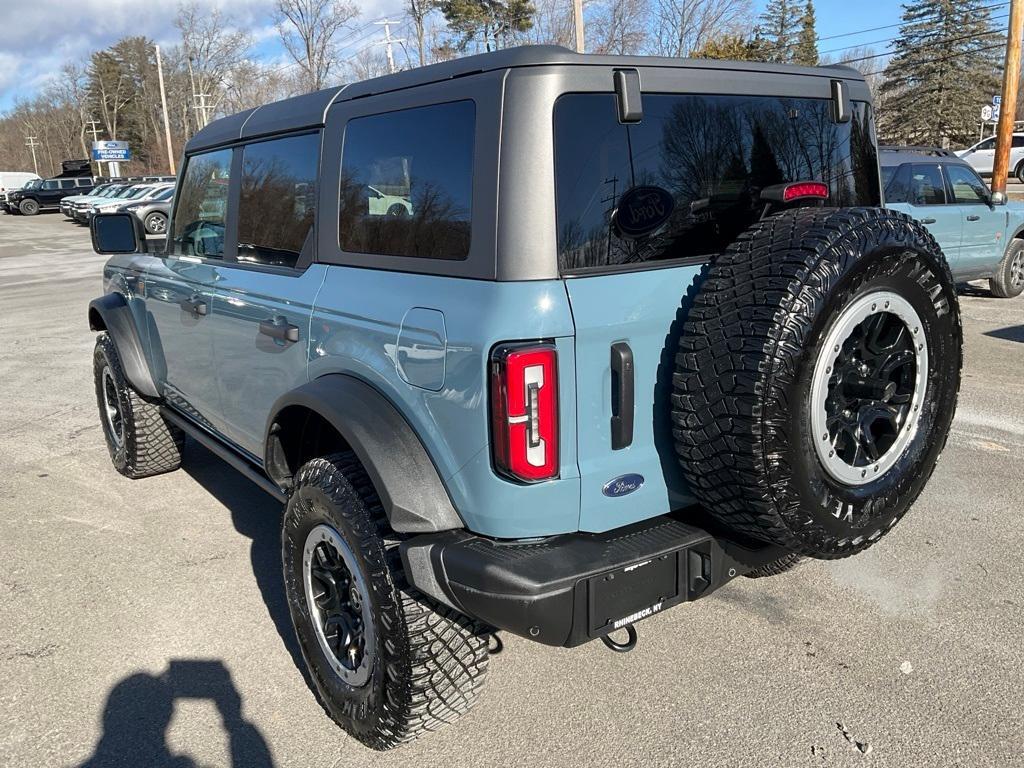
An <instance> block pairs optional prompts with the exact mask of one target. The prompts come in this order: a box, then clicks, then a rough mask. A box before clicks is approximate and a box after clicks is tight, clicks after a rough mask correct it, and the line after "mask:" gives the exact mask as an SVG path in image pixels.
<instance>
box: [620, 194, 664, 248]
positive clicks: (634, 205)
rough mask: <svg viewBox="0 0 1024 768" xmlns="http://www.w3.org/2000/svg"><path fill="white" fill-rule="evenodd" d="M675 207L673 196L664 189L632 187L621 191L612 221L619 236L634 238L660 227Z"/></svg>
mask: <svg viewBox="0 0 1024 768" xmlns="http://www.w3.org/2000/svg"><path fill="white" fill-rule="evenodd" d="M675 207H676V201H675V198H673V197H672V195H671V193H669V191H668V190H666V189H662V188H661V187H633V188H632V189H627V190H626V191H625V192H623V193H622V197H620V198H619V205H618V207H617V208H616V209H615V213H613V214H612V221H613V222H614V224H615V228H616V229H618V231H619V235H620V236H621V237H624V238H627V239H634V238H637V237H643V236H644V235H649V234H651V233H652V232H654V231H655V230H656V229H658V228H659V227H661V225H662V224H664V223H665V222H666V221H668V218H669V216H671V215H672V209H674V208H675Z"/></svg>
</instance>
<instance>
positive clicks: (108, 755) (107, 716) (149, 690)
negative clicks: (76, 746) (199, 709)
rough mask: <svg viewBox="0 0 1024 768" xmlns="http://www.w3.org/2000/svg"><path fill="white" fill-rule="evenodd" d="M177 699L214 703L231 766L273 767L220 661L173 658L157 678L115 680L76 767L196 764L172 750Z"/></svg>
mask: <svg viewBox="0 0 1024 768" xmlns="http://www.w3.org/2000/svg"><path fill="white" fill-rule="evenodd" d="M179 699H202V700H207V701H211V702H213V704H214V706H216V708H217V712H219V713H220V718H221V724H222V726H223V728H224V731H225V732H226V733H227V735H228V744H229V751H230V753H231V766H232V768H273V765H274V761H273V759H272V758H271V756H270V749H269V747H268V746H267V742H266V740H265V739H264V738H263V734H261V733H260V731H259V729H258V728H257V727H256V726H255V725H253V724H252V723H250V722H249V721H248V720H246V719H245V718H243V717H242V696H241V694H239V692H238V689H237V688H235V684H234V682H233V681H232V680H231V673H230V672H228V669H227V667H225V666H224V664H222V663H221V662H220V661H216V660H201V659H172V660H171V662H170V664H169V665H168V668H167V671H166V672H165V673H164V674H163V675H160V676H159V677H157V676H154V675H149V674H146V673H137V674H134V675H130V676H129V677H126V678H125V679H124V680H122V681H120V682H119V683H118V684H117V685H115V686H114V687H113V688H112V689H111V691H110V694H109V695H108V696H107V704H106V707H104V710H103V735H102V736H100V740H99V742H97V744H96V749H95V751H94V752H93V754H92V756H91V757H90V758H89V759H88V760H86V761H85V762H84V763H81V764H80V765H79V766H78V768H114V766H131V767H132V768H142V767H143V766H145V768H192V766H196V765H197V763H196V762H195V761H194V760H193V759H192V758H191V757H189V756H187V755H175V754H172V753H171V751H170V748H169V747H168V745H167V726H168V724H169V723H170V722H171V716H172V715H173V714H174V702H175V700H179Z"/></svg>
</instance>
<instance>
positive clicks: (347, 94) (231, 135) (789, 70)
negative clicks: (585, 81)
mask: <svg viewBox="0 0 1024 768" xmlns="http://www.w3.org/2000/svg"><path fill="white" fill-rule="evenodd" d="M552 65H576V66H595V67H637V68H640V67H673V68H678V69H703V70H722V71H748V72H770V73H776V74H790V75H804V76H812V77H830V78H842V79H845V80H860V81H863V79H864V78H863V76H862V75H861V74H860V73H859V72H858V71H857V70H855V69H853V68H852V67H844V66H831V67H801V66H795V65H792V64H766V63H762V62H753V61H723V60H712V59H677V58H669V57H662V56H606V55H598V54H581V53H575V52H573V51H570V50H569V49H568V48H563V47H561V46H557V45H527V46H521V47H518V48H507V49H505V50H501V51H494V52H492V53H482V54H478V55H475V56H466V57H464V58H461V59H455V60H453V61H446V62H442V63H440V64H430V65H428V66H425V67H417V68H415V69H409V70H405V71H404V72H397V73H395V74H393V75H384V76H383V77H375V78H372V79H370V80H363V81H361V82H358V83H353V84H351V85H342V86H338V87H335V88H326V89H324V90H322V91H314V92H313V93H307V94H303V95H302V96H295V97H293V98H290V99H284V100H282V101H276V102H273V103H270V104H265V105H263V106H260V107H255V108H254V109H247V110H245V111H243V112H238V113H237V114H234V115H229V116H228V117H224V118H221V119H220V120H215V121H214V122H212V123H210V124H209V125H208V126H206V127H205V128H203V129H202V130H200V131H198V132H197V133H196V134H195V136H193V137H192V138H191V139H190V140H189V142H188V144H187V145H186V147H185V151H186V152H195V151H196V150H199V149H207V148H211V147H216V146H219V145H222V144H229V143H231V142H234V141H238V140H240V139H246V138H255V137H257V136H265V135H268V134H272V133H276V132H279V131H285V130H302V129H304V128H316V127H319V126H322V125H323V123H324V120H325V118H326V114H327V109H328V108H329V107H330V106H331V105H332V104H334V103H335V102H343V101H351V100H352V99H358V98H364V97H366V96H372V95H375V94H380V93H388V92H391V91H399V90H404V89H406V88H413V87H416V86H420V85H428V84H430V83H436V82H441V81H444V80H452V79H455V78H458V77H465V76H467V75H474V74H479V73H482V72H493V71H496V70H502V69H512V68H517V67H541V66H552Z"/></svg>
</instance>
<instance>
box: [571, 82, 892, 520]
mask: <svg viewBox="0 0 1024 768" xmlns="http://www.w3.org/2000/svg"><path fill="white" fill-rule="evenodd" d="M823 82H824V85H823V86H822V88H821V90H822V91H823V93H822V94H821V96H822V98H813V99H812V98H790V99H781V98H775V97H764V96H714V95H671V94H644V95H643V118H642V120H641V121H640V122H638V123H633V124H622V123H620V122H619V121H618V110H617V107H616V100H615V97H614V95H613V94H610V93H609V94H604V93H587V94H567V95H564V96H562V97H561V98H560V99H559V100H558V101H557V102H556V105H555V114H554V130H555V194H556V208H557V227H558V251H559V267H560V270H561V272H562V274H563V276H564V277H565V285H566V291H567V293H568V296H569V300H570V304H571V307H572V313H573V321H574V324H575V329H576V342H575V343H576V361H575V364H576V388H577V413H576V419H577V429H578V439H577V442H578V446H577V452H578V462H579V469H580V476H581V481H582V488H581V512H580V528H581V530H587V531H602V530H607V529H610V528H613V527H616V526H621V525H624V524H627V523H630V522H633V521H637V520H641V519H646V518H649V517H652V516H654V515H659V514H664V513H665V512H668V511H670V510H672V509H678V508H680V507H683V506H685V505H686V504H688V503H690V502H691V501H692V499H691V497H690V495H689V493H688V491H687V488H686V485H685V483H684V482H683V479H682V477H681V474H680V472H679V469H678V464H677V461H676V458H675V452H674V445H673V439H672V424H671V410H672V375H673V372H674V357H675V354H676V350H677V346H678V340H679V336H680V333H681V331H682V324H683V321H684V319H685V313H686V310H687V308H688V307H689V304H690V302H691V301H692V298H693V295H694V292H695V290H696V284H697V283H698V281H699V275H700V273H701V270H702V267H703V265H704V264H705V263H706V262H707V261H708V260H709V258H710V257H711V256H712V255H713V254H716V253H720V252H721V251H722V250H724V249H725V248H726V247H727V246H728V245H729V244H730V243H731V242H732V241H733V240H735V238H736V237H737V236H738V235H739V233H740V232H742V231H743V230H745V229H746V228H747V227H749V226H750V225H751V224H752V223H754V222H755V221H756V220H757V219H758V218H759V217H760V216H761V215H762V213H763V211H764V209H765V203H764V201H763V200H761V198H760V191H761V190H762V189H764V188H765V187H768V186H772V185H775V184H780V183H783V182H789V181H799V180H818V181H824V182H826V183H827V184H828V185H829V188H830V201H829V204H831V205H840V206H842V205H853V204H863V205H878V204H879V183H878V166H877V160H876V159H875V152H874V147H873V145H872V144H871V136H872V135H873V131H872V128H871V124H870V115H869V113H868V110H867V107H866V105H863V104H855V106H854V113H855V114H854V122H853V123H846V124H836V123H834V122H833V121H832V118H831V114H832V112H831V103H830V101H829V100H828V98H827V85H828V83H827V81H823ZM854 125H856V129H855V130H853V131H851V128H852V126H854ZM851 133H852V134H853V135H854V136H855V137H856V138H855V139H854V141H856V143H857V147H856V148H855V150H851V143H852V140H851ZM709 385H713V382H712V383H711V384H709Z"/></svg>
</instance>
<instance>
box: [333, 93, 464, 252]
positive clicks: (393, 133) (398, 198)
mask: <svg viewBox="0 0 1024 768" xmlns="http://www.w3.org/2000/svg"><path fill="white" fill-rule="evenodd" d="M475 121H476V109H475V106H474V103H473V102H472V101H468V100H467V101H456V102H451V103H448V104H436V105H432V106H428V107H417V108H415V109H405V110H400V111H396V112H389V113H386V114H381V115H371V116H368V117H359V118H355V119H353V120H350V121H349V123H348V125H347V126H346V128H345V141H344V145H343V148H342V158H341V188H340V191H339V192H340V196H341V213H340V220H339V226H340V239H341V247H342V249H343V250H345V251H348V252H350V253H369V254H378V255H386V256H416V257H422V258H432V259H464V258H466V256H467V255H468V254H469V243H470V221H471V206H472V194H473V148H474V135H475Z"/></svg>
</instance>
